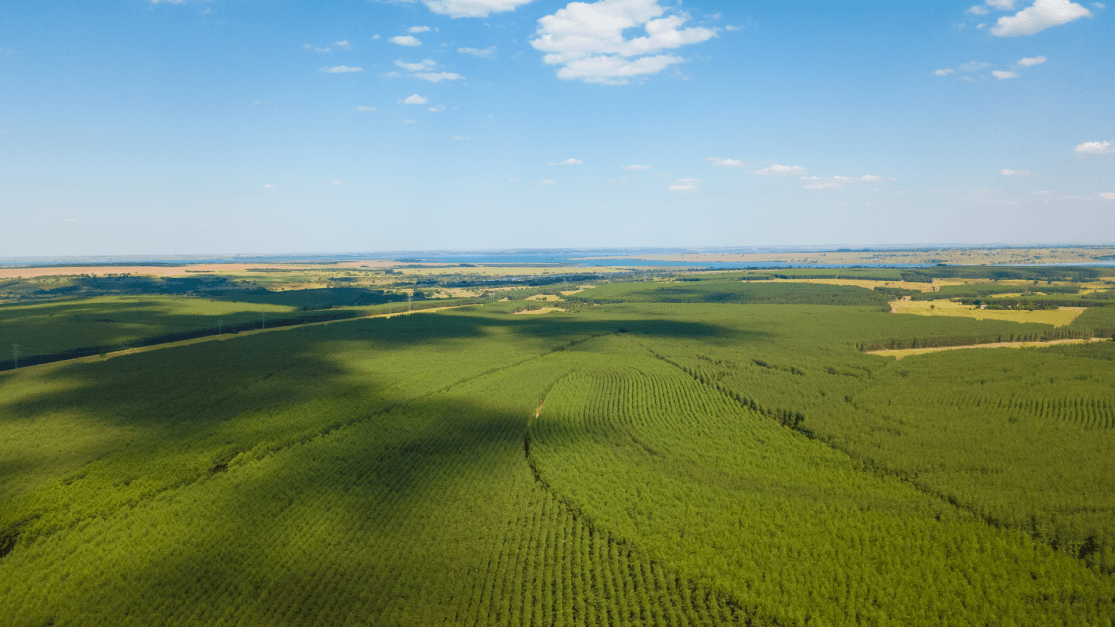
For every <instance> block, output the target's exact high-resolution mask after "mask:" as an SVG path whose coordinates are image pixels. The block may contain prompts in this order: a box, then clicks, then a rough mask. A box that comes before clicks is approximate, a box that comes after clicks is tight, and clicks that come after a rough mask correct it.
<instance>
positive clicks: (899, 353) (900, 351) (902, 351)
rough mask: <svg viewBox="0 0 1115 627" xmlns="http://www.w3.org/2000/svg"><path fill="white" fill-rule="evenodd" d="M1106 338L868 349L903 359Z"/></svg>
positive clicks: (1086, 341) (1092, 339)
mask: <svg viewBox="0 0 1115 627" xmlns="http://www.w3.org/2000/svg"><path fill="white" fill-rule="evenodd" d="M1104 341H1107V340H1105V339H1104V338H1098V337H1094V338H1091V339H1088V340H1052V341H1049V342H995V343H993V344H972V345H969V346H935V347H932V348H897V349H888V350H879V351H866V353H867V354H868V355H882V356H884V357H894V358H895V359H902V358H903V357H910V356H911V355H922V354H925V353H938V352H941V351H955V350H960V349H963V348H1040V347H1042V346H1052V345H1053V344H1086V343H1088V342H1104Z"/></svg>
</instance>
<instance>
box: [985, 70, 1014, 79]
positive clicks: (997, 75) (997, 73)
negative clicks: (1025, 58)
mask: <svg viewBox="0 0 1115 627" xmlns="http://www.w3.org/2000/svg"><path fill="white" fill-rule="evenodd" d="M991 74H992V75H993V76H994V77H995V78H997V79H999V80H1001V81H1002V80H1006V79H1008V78H1018V74H1015V73H1014V72H1004V71H1003V70H991Z"/></svg>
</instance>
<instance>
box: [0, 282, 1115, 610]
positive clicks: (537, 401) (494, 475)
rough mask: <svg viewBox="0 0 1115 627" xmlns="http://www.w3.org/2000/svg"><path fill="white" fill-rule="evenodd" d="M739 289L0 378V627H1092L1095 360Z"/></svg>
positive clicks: (961, 327) (599, 299)
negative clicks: (950, 344) (930, 346)
mask: <svg viewBox="0 0 1115 627" xmlns="http://www.w3.org/2000/svg"><path fill="white" fill-rule="evenodd" d="M738 279H739V277H735V276H730V277H724V276H721V277H719V278H709V279H708V280H700V281H682V282H674V283H662V282H647V283H612V284H607V285H602V286H600V287H598V288H596V289H591V290H586V291H584V292H581V293H578V294H575V295H573V296H570V297H568V298H569V299H572V300H569V301H568V302H565V303H562V306H563V308H565V309H566V311H565V312H552V313H548V314H545V315H540V316H516V315H513V312H515V311H518V310H521V309H523V308H524V307H526V306H527V305H528V304H530V305H533V306H538V305H540V303H538V302H535V301H529V302H528V301H508V302H497V303H491V304H486V305H483V306H472V307H467V308H463V309H455V310H451V311H443V312H440V313H431V314H424V315H421V316H407V317H397V318H390V319H382V318H379V319H369V318H365V319H354V320H343V321H337V322H334V323H331V324H328V325H315V326H301V327H289V328H286V329H282V330H277V331H274V332H271V333H266V334H251V335H241V336H228V337H226V338H225V339H223V340H222V341H209V342H204V343H197V344H191V345H185V346H176V347H168V348H164V349H160V350H152V351H148V352H144V353H138V354H131V355H122V356H118V357H115V358H113V359H108V360H103V361H101V360H95V361H91V362H86V363H75V362H64V363H54V364H44V365H40V366H33V367H29V368H21V369H19V370H14V371H8V372H5V373H2V374H0V555H2V557H0V623H3V624H5V625H9V624H10V625H13V626H28V627H31V626H40V625H113V626H116V625H152V624H167V625H708V624H743V625H1110V624H1111V620H1112V618H1113V617H1115V526H1113V524H1112V520H1113V514H1115V473H1111V472H1110V467H1111V465H1112V462H1115V392H1113V391H1112V388H1111V387H1110V381H1112V380H1113V378H1115V359H1113V358H1112V350H1111V348H1110V347H1111V346H1112V344H1111V343H1110V342H1101V343H1098V344H1090V345H1081V346H1059V347H1053V348H1049V349H1021V350H986V349H977V350H969V351H950V352H945V353H938V354H933V355H921V356H914V357H908V358H906V359H903V360H902V361H901V362H897V361H895V360H893V359H891V358H884V357H878V356H873V355H867V354H864V353H863V352H861V350H860V349H861V348H863V347H864V346H865V345H876V344H883V343H887V342H891V343H903V342H905V343H910V342H914V343H917V342H921V343H933V342H946V341H951V340H955V339H956V338H980V337H998V336H1019V337H1021V336H1030V335H1040V334H1043V333H1050V332H1052V327H1051V326H1050V325H1045V324H1038V323H1027V324H1021V323H1016V322H1010V321H1002V320H974V319H967V318H945V317H923V316H901V315H894V314H890V313H889V308H887V307H885V302H886V301H885V298H883V297H882V296H881V295H876V294H874V293H873V291H872V290H868V289H863V288H857V287H848V286H831V285H809V284H805V285H798V284H787V283H766V282H758V283H756V282H741V281H739V280H738ZM880 299H882V300H880ZM146 302H147V303H149V304H148V305H147V306H146V307H144V306H143V301H142V300H140V301H136V302H132V301H130V300H127V299H117V300H104V301H97V302H94V303H90V302H86V303H85V305H82V301H73V302H67V303H56V305H57V306H66V307H81V306H85V307H89V308H90V312H92V311H94V310H98V311H99V310H103V309H104V308H106V307H108V308H112V307H119V308H121V311H131V312H134V313H131V314H129V315H132V316H134V317H135V319H137V320H138V319H142V318H143V315H147V316H148V317H152V312H160V313H159V316H161V318H159V317H156V319H161V320H163V324H164V325H170V324H171V321H174V320H178V319H182V320H187V319H188V318H189V316H192V315H201V316H203V319H204V320H210V319H211V316H212V315H213V314H214V311H215V310H214V309H212V308H214V307H227V308H229V309H227V310H224V309H222V310H221V312H220V315H221V316H235V315H238V313H237V312H238V310H237V308H238V307H243V304H242V303H236V302H227V303H226V302H209V301H191V302H188V303H187V302H179V301H178V300H175V299H173V298H170V297H166V298H147V299H146ZM404 305H405V303H404ZM250 306H251V307H253V308H255V307H262V306H268V305H261V304H252V305H250ZM269 306H272V307H278V306H279V305H269ZM34 307H44V308H46V307H48V305H45V304H44V305H35V306H34ZM28 311H30V310H28V309H24V310H22V314H21V316H15V317H12V318H10V321H11V322H10V323H9V324H6V325H5V328H9V327H11V328H15V327H20V325H23V326H22V327H20V328H24V329H29V328H35V327H34V325H38V324H42V325H46V324H48V323H47V322H43V323H40V322H34V324H32V322H30V321H29V320H30V318H29V316H30V314H28V313H27V312H28ZM46 311H47V310H44V313H42V314H36V315H38V316H46V317H47V318H49V317H50V316H49V314H48V313H46ZM239 311H243V310H239ZM256 311H258V309H252V310H250V311H249V312H247V313H245V314H244V315H252V316H258V313H253V312H256ZM288 311H289V310H288ZM1091 311H1092V310H1091V309H1089V310H1088V311H1086V312H1085V314H1083V315H1082V316H1081V319H1084V322H1083V323H1082V322H1081V319H1078V320H1077V321H1076V322H1074V323H1073V326H1074V327H1076V326H1077V325H1080V324H1085V325H1102V324H1107V323H1108V318H1109V316H1108V315H1107V313H1106V311H1104V312H1103V313H1102V315H1099V314H1097V315H1092V316H1091V317H1086V316H1089V314H1090V312H1091ZM292 313H294V312H292ZM68 315H69V316H71V317H73V316H78V315H84V314H81V312H80V310H72V311H69V312H68ZM87 315H89V316H93V315H97V316H101V315H104V314H103V313H96V314H94V313H89V314H87ZM276 315H278V314H277V313H276ZM120 316H121V319H122V317H123V314H122V313H121V314H120ZM175 316H180V317H181V318H175ZM34 319H35V320H38V318H37V317H36V318H34ZM113 319H114V320H116V318H113ZM106 324H107V323H106ZM137 324H138V322H137ZM73 326H74V328H75V329H79V328H82V327H83V325H82V324H81V323H80V321H79V322H74V323H73ZM38 328H40V329H43V331H42V332H43V334H44V337H50V331H49V327H48V326H40V327H38ZM1087 328H1089V329H1090V328H1092V327H1091V326H1088V327H1087ZM105 332H106V333H108V332H109V331H105ZM112 332H114V333H115V332H117V331H112ZM73 341H74V342H77V343H78V344H82V343H83V342H84V340H73Z"/></svg>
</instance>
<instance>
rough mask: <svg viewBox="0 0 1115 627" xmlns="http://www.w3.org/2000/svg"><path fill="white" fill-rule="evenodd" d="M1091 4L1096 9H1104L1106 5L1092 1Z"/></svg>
mask: <svg viewBox="0 0 1115 627" xmlns="http://www.w3.org/2000/svg"><path fill="white" fill-rule="evenodd" d="M1092 6H1094V7H1096V8H1097V9H1106V8H1107V5H1106V4H1104V3H1102V2H1093V3H1092Z"/></svg>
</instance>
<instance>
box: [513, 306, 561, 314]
mask: <svg viewBox="0 0 1115 627" xmlns="http://www.w3.org/2000/svg"><path fill="white" fill-rule="evenodd" d="M551 311H565V310H564V309H562V308H560V307H543V308H542V309H531V310H529V311H516V312H515V315H516V316H519V315H523V314H527V315H534V314H545V313H550V312H551Z"/></svg>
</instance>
